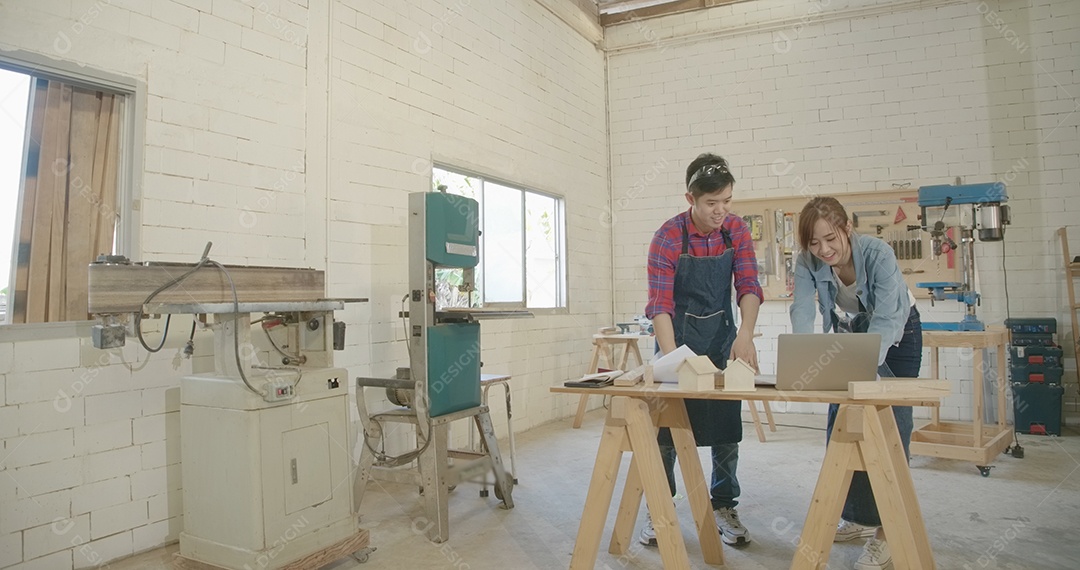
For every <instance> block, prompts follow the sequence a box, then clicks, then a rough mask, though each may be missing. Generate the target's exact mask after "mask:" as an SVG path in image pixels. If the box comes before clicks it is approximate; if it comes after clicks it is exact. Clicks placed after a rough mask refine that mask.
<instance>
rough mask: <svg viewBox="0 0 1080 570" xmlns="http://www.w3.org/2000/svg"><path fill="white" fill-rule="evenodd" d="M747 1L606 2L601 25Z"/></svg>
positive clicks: (601, 12) (601, 13)
mask: <svg viewBox="0 0 1080 570" xmlns="http://www.w3.org/2000/svg"><path fill="white" fill-rule="evenodd" d="M747 1H749V0H669V1H667V2H659V3H657V2H647V3H642V2H640V1H635V0H628V1H625V2H614V3H609V4H606V5H605V6H604V7H603V8H602V9H601V11H600V25H601V26H603V27H605V28H606V27H608V26H613V25H615V24H621V23H623V22H630V21H633V20H645V19H649V18H659V17H662V16H670V15H672V14H680V13H682V12H692V11H694V10H705V9H707V8H714V7H716V6H726V5H728V4H737V3H739V2H747Z"/></svg>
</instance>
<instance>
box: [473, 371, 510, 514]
mask: <svg viewBox="0 0 1080 570" xmlns="http://www.w3.org/2000/svg"><path fill="white" fill-rule="evenodd" d="M496 385H501V386H502V387H503V389H504V390H505V392H506V431H507V432H509V434H510V477H511V478H513V481H514V484H515V485H517V484H518V479H517V467H516V463H515V457H516V455H515V448H514V414H513V411H512V410H511V407H510V375H509V374H481V375H480V388H481V390H482V391H481V392H480V402H481V404H482V405H483V406H484V407H487V405H488V390H490V389H491V387H492V386H496ZM475 440H476V431H475V430H469V449H471V450H474V451H475V450H476V441H475ZM482 485H483V486H482V487H481V488H480V496H481V497H486V496H487V495H488V491H487V479H485V480H484V482H483V484H482Z"/></svg>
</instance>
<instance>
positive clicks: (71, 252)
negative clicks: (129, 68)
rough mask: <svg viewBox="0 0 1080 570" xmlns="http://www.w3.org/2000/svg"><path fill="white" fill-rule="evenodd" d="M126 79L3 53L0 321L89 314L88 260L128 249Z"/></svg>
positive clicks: (130, 118) (130, 124)
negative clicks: (118, 81) (123, 83)
mask: <svg viewBox="0 0 1080 570" xmlns="http://www.w3.org/2000/svg"><path fill="white" fill-rule="evenodd" d="M128 87H129V89H124V88H123V87H120V88H117V86H116V85H115V81H114V80H112V79H105V80H103V81H95V78H94V77H90V76H88V75H86V71H85V70H82V69H78V70H77V71H74V72H72V73H67V72H65V71H64V70H61V69H57V68H55V67H51V66H49V65H48V64H42V63H41V62H37V61H26V62H23V61H14V60H11V59H8V58H6V57H5V58H0V242H4V241H5V240H6V243H4V244H3V245H0V324H5V323H38V322H56V321H69V320H85V319H87V318H88V314H87V271H86V267H87V265H88V264H89V263H90V262H92V261H94V260H95V259H96V258H97V256H98V255H99V254H103V253H104V254H112V253H127V251H128V248H127V247H123V245H124V241H122V238H126V237H127V234H128V233H129V232H130V226H129V225H128V223H129V221H128V220H127V215H126V214H125V215H122V213H124V212H130V211H131V209H130V206H128V204H130V192H129V191H128V190H127V188H130V184H131V175H130V172H129V171H130V165H131V164H132V163H133V161H132V151H131V147H132V146H133V145H132V143H131V142H126V143H125V141H130V138H131V135H132V133H133V130H134V129H133V125H134V122H133V113H132V112H131V107H132V102H131V99H133V97H132V96H133V94H134V85H130V86H128ZM125 166H128V168H127V169H125V168H124V167H125Z"/></svg>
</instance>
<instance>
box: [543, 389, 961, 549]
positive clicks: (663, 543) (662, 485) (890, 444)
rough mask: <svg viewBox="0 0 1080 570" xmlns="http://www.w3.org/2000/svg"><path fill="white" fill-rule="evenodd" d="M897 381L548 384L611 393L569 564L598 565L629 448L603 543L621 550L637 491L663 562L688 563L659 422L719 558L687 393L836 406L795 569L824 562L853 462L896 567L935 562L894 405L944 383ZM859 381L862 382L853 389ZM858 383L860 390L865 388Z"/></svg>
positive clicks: (922, 402)
mask: <svg viewBox="0 0 1080 570" xmlns="http://www.w3.org/2000/svg"><path fill="white" fill-rule="evenodd" d="M904 382H905V381H904V380H894V381H883V382H853V383H852V388H851V389H849V391H848V392H845V391H806V390H804V391H798V392H795V391H790V392H785V391H778V390H776V389H772V388H758V389H757V390H756V391H754V392H740V393H733V392H723V391H720V390H712V391H706V392H691V391H685V390H679V389H678V387H677V386H675V385H671V384H658V385H651V386H645V385H638V386H633V387H614V386H613V387H606V388H567V387H563V386H555V387H552V388H551V391H552V392H553V393H560V394H602V395H605V396H611V407H610V408H609V410H608V415H607V418H606V420H605V422H604V432H603V434H602V436H601V438H600V446H599V450H598V451H597V455H596V464H595V466H594V468H593V473H592V479H591V481H590V483H589V491H588V495H587V496H586V499H585V508H584V512H583V514H582V517H581V525H580V527H579V529H578V534H577V540H576V542H575V544H574V551H573V555H572V558H571V561H570V568H571V569H585V568H593V567H595V565H596V559H597V554H598V552H599V547H600V542H601V539H602V534H603V532H604V522H605V520H606V519H607V513H608V510H609V508H610V506H611V498H612V495H613V493H614V490H615V482H616V479H617V478H618V474H619V464H620V462H621V460H622V454H623V452H626V451H629V452H631V454H632V455H631V461H630V469H629V471H628V473H627V480H626V482H625V485H624V487H623V495H622V499H621V502H620V505H619V510H618V514H617V515H616V519H615V528H614V530H613V532H612V537H611V542H610V545H609V547H608V552H610V553H611V554H614V555H616V556H621V555H623V554H625V553H626V552H627V550H628V548H629V547H630V541H631V537H632V534H633V530H634V522H635V521H636V520H637V517H638V511H639V508H640V505H641V497H642V494H644V496H645V500H646V503H647V504H648V507H649V512H650V513H651V515H652V520H653V526H654V528H655V529H656V533H657V543H658V545H659V550H660V557H661V559H662V560H663V564H664V567H665V568H677V569H686V568H690V560H689V558H688V555H687V551H686V544H685V542H684V541H683V537H682V534H681V533H680V530H679V528H680V527H679V524H678V521H677V519H676V514H675V505H674V503H673V501H672V500H671V491H670V490H669V489H668V484H667V478H666V476H665V475H664V467H663V463H662V461H661V458H660V449H659V446H658V444H657V440H656V430H657V428H658V427H668V428H670V429H671V436H672V440H673V442H674V444H675V448H676V451H677V453H678V457H679V465H680V467H681V469H682V476H683V483H684V488H685V489H686V493H687V499H688V501H689V503H690V510H691V512H692V513H693V517H694V523H695V526H696V528H697V535H698V541H699V542H700V544H701V551H702V554H703V557H704V560H705V562H706V563H707V564H711V565H717V566H720V565H723V564H724V552H723V547H722V545H721V542H720V534H719V532H718V531H717V528H716V523H715V521H714V520H713V516H712V513H711V512H710V511H711V510H712V509H711V506H710V502H709V497H708V492H707V489H708V486H707V485H706V484H705V478H704V473H703V471H702V467H701V461H700V458H699V457H698V453H697V448H696V445H695V442H694V436H693V432H692V431H691V428H690V421H689V418H688V417H687V414H686V406H685V402H684V401H685V400H686V399H688V398H689V399H715V400H751V401H755V400H760V401H764V402H771V401H789V402H813V403H826V404H839V405H840V409H839V413H838V415H837V419H836V424H835V426H834V428H833V434H832V440H831V441H830V443H829V445H828V447H827V450H826V453H825V459H824V461H823V463H822V467H821V472H820V473H819V475H818V480H817V485H816V487H815V488H814V495H813V499H812V501H811V503H810V511H809V513H808V514H807V516H806V522H805V523H804V524H803V527H802V535H801V537H800V539H799V545H798V547H797V548H796V551H795V553H794V559H793V560H792V563H791V568H792V570H804V569H806V570H808V569H817V568H824V567H826V566H827V565H828V560H829V552H830V549H831V548H832V543H833V538H834V537H835V534H836V525H837V523H838V522H839V520H840V512H841V510H842V508H843V505H844V499H845V497H846V496H847V490H848V487H849V486H850V485H851V477H852V474H853V472H854V471H866V472H867V473H868V475H869V478H870V484H871V487H872V488H873V491H874V496H875V498H876V499H877V504H878V509H879V512H880V514H881V520H882V526H883V527H884V529H885V533H886V534H887V536H888V538H889V545H890V547H891V550H892V554H893V561H894V565H895V568H896V569H897V570H907V569H932V568H934V567H935V566H934V558H933V554H932V552H931V550H930V541H929V539H928V537H927V533H926V526H925V524H924V522H923V517H922V513H921V511H920V509H919V503H918V499H917V497H916V495H915V487H914V484H913V482H912V478H911V472H910V471H909V470H908V464H907V458H906V457H905V456H904V450H903V446H902V444H901V441H900V434H899V431H898V429H897V427H896V420H895V418H894V417H893V411H892V406H894V405H897V406H931V407H933V406H938V405H940V400H941V397H942V395H944V394H947V390H944V389H943V386H942V385H943V383H936V384H937V387H938V390H908V389H907V387H908V386H911V385H913V384H911V385H904ZM856 385H859V386H857V388H858V391H857V390H856ZM894 387H895V390H896V391H895V392H893V389H894ZM864 390H865V391H866V392H867V393H863V392H864ZM875 392H877V393H875Z"/></svg>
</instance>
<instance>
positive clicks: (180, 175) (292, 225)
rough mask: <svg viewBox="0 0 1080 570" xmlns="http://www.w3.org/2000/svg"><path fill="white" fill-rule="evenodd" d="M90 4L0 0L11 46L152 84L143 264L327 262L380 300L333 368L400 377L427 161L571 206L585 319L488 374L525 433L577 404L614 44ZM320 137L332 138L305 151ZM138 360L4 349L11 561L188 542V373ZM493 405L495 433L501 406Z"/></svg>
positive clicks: (471, 10) (472, 17)
mask: <svg viewBox="0 0 1080 570" xmlns="http://www.w3.org/2000/svg"><path fill="white" fill-rule="evenodd" d="M9 4H10V5H9ZM91 4H92V5H91ZM91 4H86V5H79V6H75V7H67V8H62V9H59V10H58V9H57V8H56V6H55V3H49V2H44V3H41V2H39V3H33V2H19V3H5V4H4V7H3V8H2V9H0V50H7V49H19V50H25V51H30V52H36V53H38V54H42V55H45V56H49V57H54V58H60V59H65V60H68V61H72V62H75V63H78V64H83V65H85V66H87V68H89V69H98V70H102V71H106V72H111V73H116V74H120V75H124V76H128V77H133V78H137V79H140V80H141V81H143V82H145V85H146V118H145V122H143V121H142V118H141V117H140V118H139V123H140V124H139V127H138V128H139V129H140V131H141V133H142V135H143V136H144V137H145V138H144V143H145V144H144V147H143V164H141V165H138V169H137V188H138V192H139V193H140V196H139V197H140V198H141V201H140V209H139V212H138V216H139V219H138V221H139V222H140V223H141V226H140V232H141V243H140V244H139V250H138V251H136V252H135V254H134V257H135V258H136V259H154V260H184V261H191V260H194V259H195V257H196V256H197V255H198V253H199V252H200V251H202V248H203V246H204V245H205V243H206V241H208V240H212V241H213V242H214V247H213V250H212V251H211V256H212V257H213V258H214V259H217V260H220V261H222V262H225V263H237V264H253V265H279V266H315V267H325V268H326V269H327V270H328V282H329V283H330V286H329V291H328V293H329V294H330V295H338V296H341V295H345V296H350V297H351V296H365V297H370V298H371V299H372V303H370V304H368V305H365V306H355V307H350V308H349V309H348V310H346V311H344V312H342V314H341V315H340V316H341V317H343V318H345V319H346V321H347V322H348V324H349V326H350V329H349V335H348V337H347V338H348V343H349V345H348V347H347V350H346V351H344V352H341V353H339V354H337V355H335V359H336V362H337V364H338V365H341V366H346V367H348V368H349V369H350V371H351V372H352V373H378V374H391V373H392V372H393V369H394V368H395V367H396V366H399V365H401V364H404V363H406V362H407V354H406V352H405V346H404V342H403V339H402V334H401V331H400V321H398V320H397V318H396V311H397V308H398V307H397V301H398V299H400V296H401V294H402V291H403V290H404V288H405V286H406V267H405V264H404V263H403V262H402V259H404V257H405V255H406V253H405V252H406V246H405V241H406V239H407V233H406V231H405V204H406V195H407V193H409V192H415V191H423V190H426V189H427V188H428V186H429V176H430V164H431V162H432V160H435V161H441V162H444V163H446V164H451V165H456V166H459V167H462V168H468V169H472V170H477V171H480V172H483V173H485V174H488V175H490V176H495V177H497V178H500V179H503V180H506V181H509V182H513V183H515V184H519V185H523V186H527V187H530V188H535V189H537V190H541V191H545V192H551V193H555V194H558V195H561V196H564V197H565V198H566V200H567V213H568V215H569V218H570V219H569V224H568V225H569V233H570V236H569V237H570V239H569V250H570V252H569V254H570V257H569V260H568V262H569V266H570V271H569V275H570V280H571V299H570V302H571V310H572V311H571V314H569V315H566V314H563V315H555V316H538V317H537V318H535V319H532V320H520V321H515V322H504V323H494V324H491V325H488V324H485V326H484V343H485V362H486V364H487V367H486V368H485V370H490V371H493V372H494V371H500V372H502V371H505V372H511V373H513V374H514V376H515V377H514V397H515V400H514V406H515V410H514V412H515V427H516V428H517V429H518V430H523V429H527V428H529V427H532V426H534V425H537V424H539V423H541V422H544V421H547V420H549V419H552V418H555V417H561V416H566V415H568V414H569V413H571V411H572V406H573V403H574V402H572V401H571V399H569V398H555V397H553V396H552V395H551V394H549V393H548V391H547V387H548V386H550V385H552V384H555V383H556V382H560V381H562V380H563V379H564V378H566V377H568V376H571V375H576V374H579V373H580V372H581V371H582V370H583V369H584V366H585V364H586V362H587V359H588V356H589V350H588V348H589V347H588V342H587V338H588V334H589V332H591V331H592V330H594V328H595V327H597V326H599V325H601V324H604V323H606V322H607V321H608V320H609V318H610V315H609V313H610V307H611V293H610V290H611V284H610V281H609V280H608V278H607V277H601V278H599V279H598V278H597V276H598V275H600V276H605V275H607V274H608V273H609V272H608V270H607V268H608V267H609V264H610V261H609V260H608V255H609V251H610V232H609V231H608V230H607V228H605V227H601V226H599V225H598V224H597V223H596V222H597V220H599V218H600V214H601V212H602V209H603V207H604V206H605V204H606V203H607V199H608V182H607V171H608V168H607V166H608V165H607V161H608V154H607V143H606V134H605V130H606V125H605V89H604V78H603V74H604V57H603V53H602V52H600V51H598V50H597V49H596V48H595V47H594V46H592V44H590V43H589V42H588V41H586V40H584V39H583V38H582V37H581V36H579V35H578V34H577V33H576V32H573V31H572V30H571V29H570V28H569V27H568V26H566V25H565V24H563V23H562V22H561V21H559V20H558V19H557V18H556V17H555V16H553V15H552V14H551V13H549V12H547V11H546V10H545V9H544V8H543V7H542V6H541V5H540V4H538V3H534V2H512V3H506V2H502V1H500V0H473V2H471V3H464V4H462V3H460V2H452V1H450V0H440V1H438V2H428V3H423V4H418V3H403V2H396V1H392V0H380V1H377V2H372V1H368V0H363V1H360V0H349V1H344V2H334V3H332V6H331V7H330V8H326V5H325V4H324V3H320V4H319V5H314V4H311V7H310V8H309V2H306V1H303V0H280V1H268V2H265V3H262V2H252V1H249V0H152V1H148V2H140V1H132V0H114V1H113V2H107V3H91ZM327 18H329V20H328V19H327ZM76 24H77V25H76ZM328 28H329V29H330V30H331V37H330V39H329V40H327V39H326V38H325V35H326V34H325V31H326V30H327V29H328ZM59 33H63V34H65V35H66V37H67V39H68V40H70V44H71V45H70V48H69V49H66V50H64V51H62V52H58V51H57V50H56V49H55V46H54V40H55V39H56V38H57V37H58V34H59ZM309 36H311V37H313V38H314V41H313V45H317V46H322V47H321V48H320V49H321V51H320V52H319V53H317V54H310V56H309V54H308V49H309V47H308V43H309ZM422 38H423V40H430V42H431V43H430V45H427V44H425V43H423V41H421V39H422ZM418 41H420V43H418ZM326 42H331V43H332V46H329V47H328V46H327V44H326ZM551 46H557V47H558V49H554V50H553V49H549V48H550V47H551ZM328 53H333V58H332V59H329V61H328V60H327V56H328ZM309 59H310V60H311V62H312V65H311V67H309V66H308V62H309ZM320 84H324V85H326V86H327V87H328V89H329V93H327V88H325V87H324V88H322V89H319V88H318V87H311V86H313V85H320ZM319 104H324V105H328V106H329V114H330V116H329V120H328V119H327V117H326V116H325V115H326V112H323V113H322V114H319V113H318V112H317V111H315V109H318V108H319V107H318V105H319ZM312 129H314V131H312ZM320 131H321V132H326V133H328V137H325V138H327V139H328V141H329V142H328V143H326V141H325V140H324V141H316V142H315V146H309V145H311V144H312V141H311V139H310V136H311V135H310V132H320ZM323 143H326V145H325V148H324V147H320V146H318V145H319V144H323ZM312 169H314V175H313V174H312ZM309 179H311V180H320V181H323V182H319V183H318V184H319V187H318V188H315V187H311V186H309ZM323 195H325V196H326V200H329V207H328V205H327V202H326V200H324V199H323V198H321V197H320V196H323ZM317 227H326V228H327V230H326V231H327V234H326V235H325V236H324V237H319V234H318V232H316V231H315V230H314V229H313V228H317ZM200 334H201V333H200ZM178 336H180V335H179V334H175V333H174V336H173V339H174V340H175V339H176V338H177V337H178ZM129 345H130V346H129V347H127V348H125V349H124V350H123V351H116V352H115V353H103V352H101V351H97V350H95V349H93V348H91V347H89V346H88V343H87V341H86V339H76V338H68V339H48V340H46V339H36V338H35V337H34V336H33V334H32V333H28V334H27V335H26V337H25V338H20V339H19V340H18V341H17V342H14V343H12V342H0V452H2V454H3V456H4V457H7V459H6V460H5V461H4V463H3V464H0V471H2V472H3V473H2V474H0V501H2V507H0V552H2V554H0V568H7V567H12V568H49V569H53V568H84V567H93V566H98V565H101V564H103V563H106V562H108V561H110V560H113V559H115V558H117V557H121V556H125V555H129V554H131V553H132V552H139V551H142V550H146V549H149V548H153V547H156V546H160V545H161V544H164V543H167V542H170V541H175V540H176V539H177V537H178V534H179V532H180V530H181V528H182V508H181V503H180V497H181V493H180V489H181V481H180V469H179V467H180V464H179V437H178V434H179V429H178V416H179V414H178V413H177V412H178V411H179V388H178V386H179V378H180V377H181V376H182V375H183V374H185V373H188V372H189V371H191V370H192V368H191V364H188V362H187V361H184V362H183V363H182V364H181V365H180V367H179V368H175V367H174V366H173V363H172V357H173V352H172V351H175V344H170V345H169V346H170V348H167V349H166V350H165V351H164V352H162V353H161V354H159V355H155V356H154V357H148V356H147V355H146V353H145V351H143V350H141V349H140V348H138V347H137V346H136V343H134V342H129ZM121 356H122V358H121ZM125 362H126V364H125ZM129 366H130V368H129ZM492 405H493V411H494V412H495V413H494V414H493V416H494V418H495V423H496V429H499V430H500V431H504V430H505V419H504V418H505V416H504V415H502V398H501V395H500V396H499V397H496V398H495V399H494V400H493V402H492ZM461 432H462V433H461V435H463V434H464V430H461ZM20 442H25V443H24V445H23V447H19V444H20ZM28 446H29V447H28ZM12 451H14V453H12V454H11V455H10V457H8V453H10V452H12ZM9 475H10V477H9ZM56 519H59V520H61V521H66V520H71V521H72V522H73V523H74V524H73V525H72V526H70V528H67V529H65V530H64V532H55V531H54V530H53V529H52V528H50V527H51V526H52V524H53V522H54V520H56Z"/></svg>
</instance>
